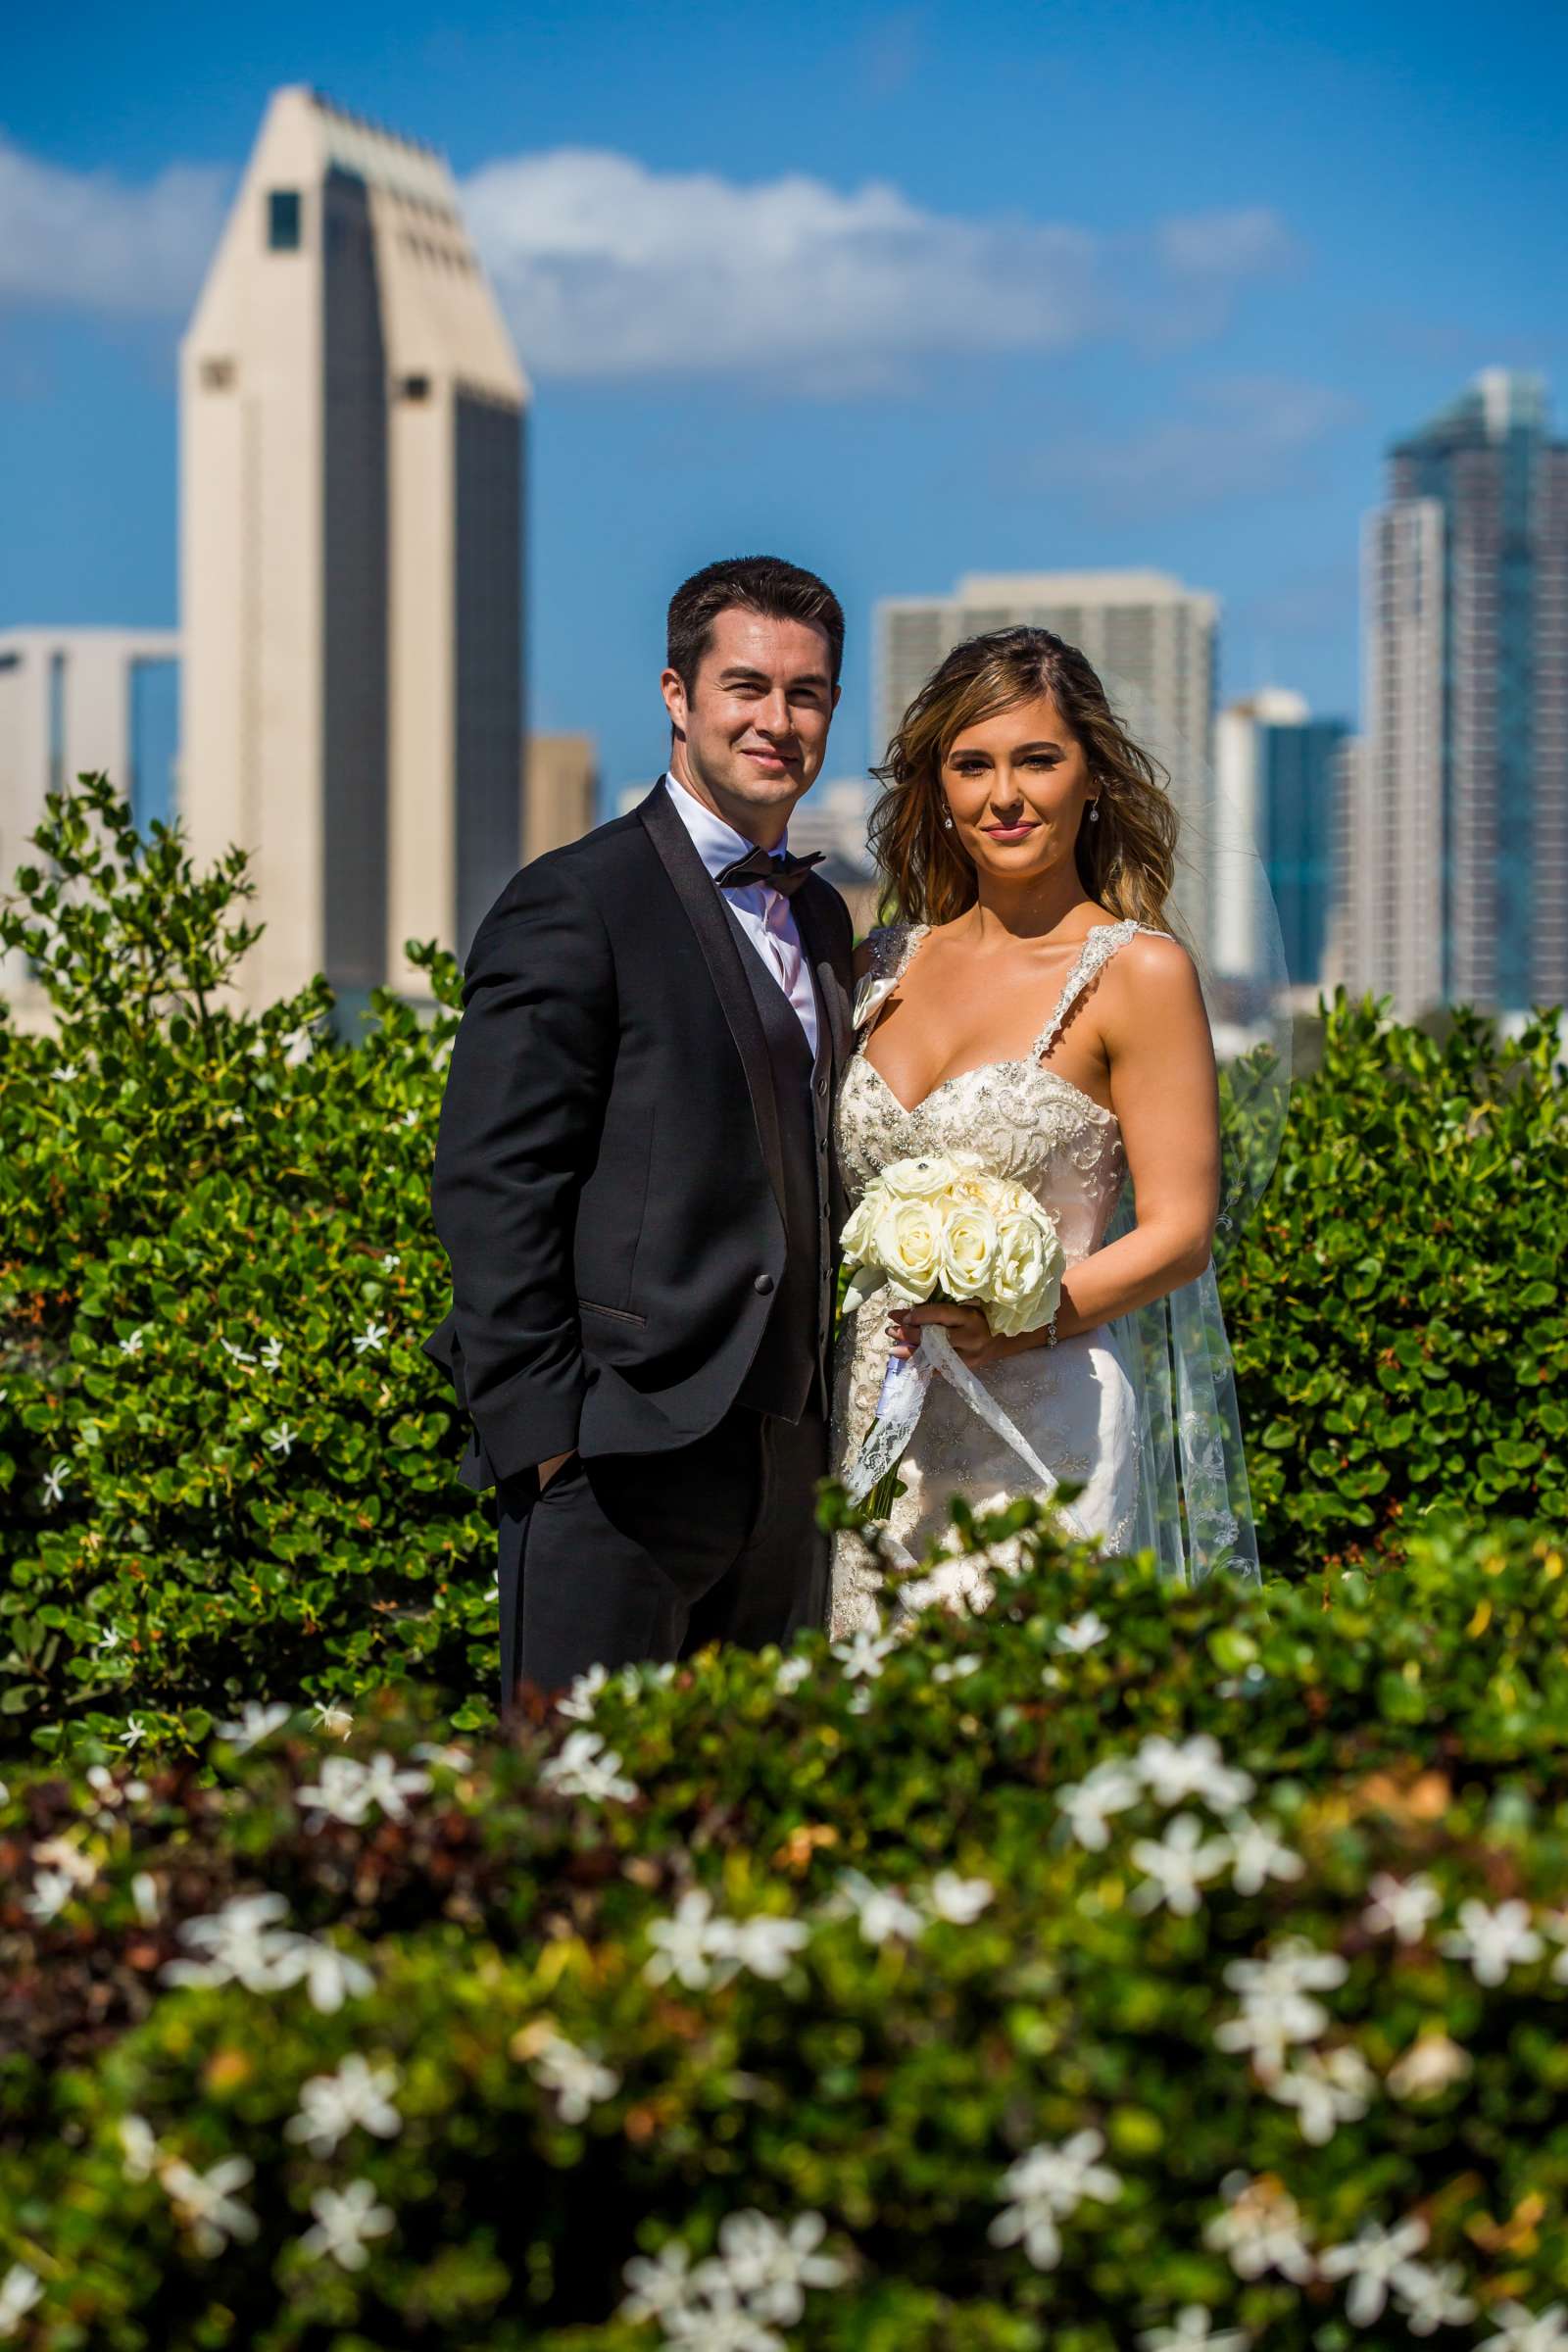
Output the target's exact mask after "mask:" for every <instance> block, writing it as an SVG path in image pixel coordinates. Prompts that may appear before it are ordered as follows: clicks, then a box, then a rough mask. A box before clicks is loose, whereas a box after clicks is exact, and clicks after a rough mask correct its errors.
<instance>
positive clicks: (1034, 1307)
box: [840, 1152, 1065, 1518]
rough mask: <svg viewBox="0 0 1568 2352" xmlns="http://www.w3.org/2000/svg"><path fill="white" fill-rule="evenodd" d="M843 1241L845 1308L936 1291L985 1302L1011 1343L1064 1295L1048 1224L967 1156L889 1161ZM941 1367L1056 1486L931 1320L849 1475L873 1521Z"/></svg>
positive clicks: (1013, 1187)
mask: <svg viewBox="0 0 1568 2352" xmlns="http://www.w3.org/2000/svg"><path fill="white" fill-rule="evenodd" d="M840 1246H841V1248H842V1249H843V1251H844V1255H845V1258H846V1259H847V1261H848V1263H849V1264H850V1266H851V1268H852V1274H851V1279H850V1284H849V1288H848V1290H847V1291H846V1293H845V1297H844V1306H845V1311H846V1313H850V1312H852V1311H853V1310H854V1309H855V1308H857V1307H858V1306H860V1305H861V1304H863V1302H864V1301H865V1300H866V1299H871V1298H874V1297H875V1295H876V1293H877V1292H878V1291H880V1290H883V1289H886V1290H887V1291H888V1293H889V1294H890V1296H891V1297H892V1299H894V1300H895V1301H896V1302H897V1303H898V1304H899V1305H900V1306H916V1305H920V1304H923V1303H924V1302H925V1301H926V1300H927V1299H940V1300H942V1301H943V1302H944V1303H946V1304H949V1305H971V1304H972V1305H976V1306H983V1307H984V1308H985V1311H986V1320H987V1322H988V1323H989V1324H990V1326H991V1329H992V1330H993V1331H994V1332H996V1333H998V1334H999V1335H1000V1336H1001V1337H1003V1338H1005V1339H1012V1338H1016V1337H1017V1336H1018V1334H1019V1333H1021V1332H1026V1331H1038V1330H1039V1329H1040V1327H1041V1325H1042V1324H1044V1323H1048V1322H1049V1321H1050V1319H1051V1317H1052V1316H1053V1315H1054V1313H1055V1311H1056V1306H1057V1303H1058V1301H1059V1299H1060V1298H1061V1277H1062V1271H1063V1267H1064V1264H1065V1259H1064V1256H1063V1252H1062V1247H1061V1242H1060V1238H1059V1237H1058V1235H1057V1232H1056V1228H1055V1224H1054V1220H1053V1219H1052V1217H1051V1216H1050V1215H1049V1214H1048V1212H1047V1211H1046V1210H1045V1209H1044V1208H1042V1207H1041V1205H1040V1202H1039V1201H1037V1200H1036V1199H1035V1197H1034V1195H1033V1194H1032V1193H1031V1192H1029V1191H1028V1189H1027V1188H1026V1187H1025V1186H1024V1185H1021V1184H1014V1183H1012V1182H1010V1181H1009V1179H1007V1178H1006V1177H1005V1176H993V1175H990V1174H989V1173H988V1172H987V1171H986V1169H985V1167H984V1165H983V1163H982V1161H981V1160H980V1158H979V1156H978V1154H974V1153H969V1152H951V1153H949V1152H928V1153H922V1154H921V1155H920V1156H919V1157H918V1158H913V1159H896V1160H893V1161H891V1162H890V1163H889V1165H888V1166H887V1167H885V1168H884V1169H883V1170H882V1171H881V1173H880V1175H878V1176H877V1177H876V1178H874V1179H873V1181H872V1182H871V1183H870V1184H869V1185H868V1186H867V1187H866V1190H865V1192H864V1193H863V1194H862V1196H861V1198H860V1201H859V1203H858V1206H857V1208H856V1210H855V1213H854V1215H853V1216H852V1217H851V1219H850V1221H849V1223H848V1224H847V1225H846V1226H845V1228H844V1232H843V1234H842V1235H841V1237H840ZM938 1372H940V1373H942V1374H943V1376H944V1377H945V1378H946V1379H947V1380H949V1381H951V1382H952V1383H953V1385H954V1387H955V1388H956V1389H957V1391H958V1393H959V1394H960V1396H962V1397H964V1399H965V1401H966V1402H967V1403H969V1404H970V1405H972V1406H973V1408H974V1410H975V1411H976V1412H978V1413H979V1414H980V1415H981V1417H982V1419H984V1420H986V1421H987V1422H989V1423H990V1425H991V1427H992V1428H994V1429H996V1430H997V1432H998V1434H999V1436H1002V1437H1004V1438H1005V1439H1006V1440H1007V1442H1008V1443H1009V1444H1011V1445H1013V1446H1014V1448H1015V1450H1019V1451H1021V1452H1022V1454H1023V1458H1024V1459H1025V1460H1026V1461H1028V1462H1029V1464H1030V1465H1031V1467H1033V1468H1034V1469H1035V1470H1036V1471H1037V1472H1038V1474H1039V1475H1040V1477H1041V1478H1042V1480H1043V1482H1044V1483H1045V1484H1046V1485H1047V1487H1048V1488H1049V1487H1050V1486H1052V1485H1054V1480H1053V1479H1052V1478H1051V1475H1050V1473H1049V1471H1047V1470H1046V1469H1045V1468H1044V1465H1043V1464H1041V1463H1039V1462H1037V1461H1036V1459H1035V1456H1034V1454H1033V1452H1032V1451H1031V1450H1030V1449H1029V1448H1028V1447H1027V1446H1024V1445H1023V1442H1022V1441H1021V1440H1020V1439H1019V1438H1018V1434H1017V1432H1016V1431H1015V1430H1014V1429H1013V1426H1012V1423H1011V1422H1010V1420H1008V1419H1007V1416H1006V1415H1005V1413H1003V1412H1002V1410H1001V1408H1000V1406H998V1405H997V1403H996V1402H995V1399H994V1398H992V1397H991V1396H990V1395H989V1393H988V1392H987V1391H986V1390H985V1389H984V1388H983V1387H982V1385H981V1383H980V1382H979V1381H978V1380H977V1379H976V1378H975V1376H974V1374H973V1373H972V1372H971V1371H970V1370H969V1368H968V1366H967V1365H966V1364H964V1363H962V1362H961V1361H960V1359H959V1358H958V1356H957V1355H956V1352H955V1350H954V1348H953V1345H952V1342H951V1341H950V1340H949V1338H948V1336H947V1333H946V1332H945V1331H943V1330H942V1329H941V1328H940V1326H938V1325H934V1324H928V1325H926V1327H925V1329H924V1331H923V1332H922V1334H921V1338H920V1345H919V1347H918V1348H917V1349H916V1350H915V1352H914V1354H913V1355H911V1356H908V1357H895V1359H894V1360H893V1362H892V1363H890V1364H889V1366H888V1370H887V1377H886V1379H885V1380H884V1381H883V1384H882V1395H881V1397H880V1399H879V1400H878V1404H877V1418H876V1425H875V1427H874V1428H873V1429H872V1431H871V1434H870V1436H869V1437H868V1438H867V1439H866V1442H865V1445H864V1446H862V1448H861V1450H860V1456H859V1459H858V1461H857V1463H856V1464H855V1467H854V1469H853V1470H852V1472H851V1474H850V1478H849V1481H848V1493H849V1495H850V1499H851V1500H852V1501H854V1502H858V1501H859V1500H860V1499H861V1498H862V1496H865V1495H870V1497H871V1501H870V1508H871V1513H872V1516H873V1517H876V1518H882V1517H885V1516H886V1514H887V1510H888V1508H889V1507H890V1506H891V1503H892V1494H893V1472H894V1467H895V1465H896V1463H897V1461H898V1459H899V1456H900V1455H901V1454H902V1453H903V1451H904V1448H905V1447H906V1446H907V1444H908V1442H909V1440H910V1438H911V1437H912V1436H913V1434H914V1428H915V1424H916V1422H917V1421H918V1420H919V1417H920V1409H921V1406H922V1405H923V1404H924V1402H925V1396H926V1391H927V1389H928V1388H929V1387H930V1384H931V1380H932V1377H933V1375H934V1374H936V1373H938ZM1004 1422H1005V1423H1006V1427H1005V1428H1003V1427H1002V1424H1003V1423H1004Z"/></svg>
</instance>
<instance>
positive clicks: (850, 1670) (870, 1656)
mask: <svg viewBox="0 0 1568 2352" xmlns="http://www.w3.org/2000/svg"><path fill="white" fill-rule="evenodd" d="M897 1647H898V1643H897V1642H895V1641H894V1640H893V1639H892V1637H891V1635H888V1634H868V1633H867V1632H866V1631H865V1629H864V1627H863V1626H862V1627H861V1629H860V1631H859V1632H858V1634H856V1635H855V1636H854V1637H853V1639H852V1640H850V1641H848V1642H834V1643H833V1645H832V1648H831V1649H830V1651H829V1652H828V1654H829V1656H830V1657H834V1658H837V1660H838V1662H839V1664H840V1665H841V1666H842V1667H843V1669H844V1675H845V1679H846V1681H848V1682H854V1681H855V1680H856V1678H857V1677H858V1676H860V1675H865V1676H868V1677H871V1678H873V1679H874V1678H875V1677H876V1676H877V1675H879V1674H880V1673H881V1671H882V1661H883V1659H884V1658H886V1657H887V1655H888V1653H889V1651H890V1650H894V1649H896V1648H897Z"/></svg>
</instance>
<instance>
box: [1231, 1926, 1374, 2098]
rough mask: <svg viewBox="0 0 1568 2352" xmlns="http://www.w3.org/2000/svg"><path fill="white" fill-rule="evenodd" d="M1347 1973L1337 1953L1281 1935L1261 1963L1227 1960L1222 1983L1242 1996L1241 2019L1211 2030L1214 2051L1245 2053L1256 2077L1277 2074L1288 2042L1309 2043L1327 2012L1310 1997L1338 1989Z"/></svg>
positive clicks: (1323, 2026)
mask: <svg viewBox="0 0 1568 2352" xmlns="http://www.w3.org/2000/svg"><path fill="white" fill-rule="evenodd" d="M1348 1973H1349V1972H1348V1967H1347V1964H1346V1962H1345V1961H1344V1960H1342V1959H1341V1958H1340V1955H1339V1954H1338V1953H1337V1952H1320V1951H1318V1950H1317V1949H1316V1948H1315V1947H1314V1946H1313V1945H1311V1944H1309V1943H1306V1942H1304V1941H1303V1940H1302V1938H1301V1937H1300V1936H1287V1937H1286V1939H1285V1941H1284V1942H1283V1943H1281V1944H1278V1945H1276V1946H1275V1948H1274V1949H1273V1950H1272V1951H1271V1952H1269V1953H1268V1954H1267V1955H1266V1956H1265V1957H1264V1958H1263V1959H1261V1960H1232V1961H1231V1962H1229V1963H1228V1965H1227V1966H1226V1969H1225V1972H1224V1975H1225V1982H1226V1984H1227V1985H1230V1987H1231V1989H1232V1990H1233V1991H1235V1992H1239V1993H1240V1994H1241V1996H1242V2008H1241V2014H1240V2016H1238V2017H1233V2018H1227V2019H1226V2020H1225V2021H1224V2022H1223V2023H1222V2024H1221V2025H1218V2026H1216V2027H1215V2029H1214V2044H1215V2047H1216V2048H1217V2049H1221V2050H1237V2051H1246V2052H1249V2053H1250V2055H1251V2058H1252V2060H1253V2063H1254V2064H1255V2065H1256V2067H1257V2069H1258V2072H1259V2073H1260V2074H1265V2075H1266V2074H1269V2073H1275V2072H1278V2070H1279V2069H1280V2068H1281V2067H1282V2066H1283V2065H1284V2064H1285V2054H1286V2050H1287V2048H1288V2046H1289V2045H1290V2044H1291V2043H1292V2042H1298V2041H1315V2040H1316V2039H1317V2037H1318V2035H1319V2034H1321V2033H1323V2032H1324V2030H1325V2029H1326V2027H1327V2026H1328V2023H1329V2013H1328V2011H1327V2010H1326V2009H1325V2008H1324V2006H1323V2004H1322V2002H1321V2001H1316V2000H1314V1999H1313V1998H1312V1994H1313V1993H1314V1992H1326V1991H1328V1990H1330V1989H1332V1987H1333V1986H1335V1985H1343V1984H1344V1982H1345V1980H1346V1977H1347V1976H1348Z"/></svg>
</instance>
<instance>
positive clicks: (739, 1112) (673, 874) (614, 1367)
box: [425, 784, 853, 1487]
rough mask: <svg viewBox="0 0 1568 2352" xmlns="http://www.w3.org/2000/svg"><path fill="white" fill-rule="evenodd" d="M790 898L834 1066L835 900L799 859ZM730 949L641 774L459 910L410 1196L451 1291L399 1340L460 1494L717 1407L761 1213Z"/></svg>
mask: <svg viewBox="0 0 1568 2352" xmlns="http://www.w3.org/2000/svg"><path fill="white" fill-rule="evenodd" d="M791 906H792V910H793V912H794V915H795V921H796V927H797V929H798V931H799V933H800V937H801V943H802V947H803V949H804V951H805V953H806V956H807V957H808V960H809V963H810V966H811V969H812V974H813V977H814V980H815V984H816V991H817V1006H818V1018H819V1022H820V1023H821V1025H822V1030H823V1034H824V1036H825V1038H826V1040H827V1042H828V1047H829V1056H830V1066H831V1076H832V1078H833V1079H834V1080H836V1078H837V1075H838V1072H839V1069H840V1068H841V1066H842V1064H843V1061H844V1059H845V1058H846V1056H847V1054H848V1053H849V1050H850V1044H851V1033H850V1019H849V1003H850V999H849V990H850V981H851V956H852V950H853V932H852V927H851V922H850V916H849V910H848V908H847V907H845V905H844V902H843V900H842V899H841V898H840V897H839V895H838V893H837V892H836V891H835V890H833V889H831V888H830V887H829V886H828V884H826V883H825V882H821V881H819V880H817V878H816V877H815V876H814V875H811V876H809V877H808V879H807V880H806V881H805V882H804V883H803V884H802V885H801V887H800V888H799V889H798V890H797V892H796V893H795V896H794V898H793V900H792V902H791ZM742 954H743V950H742V947H741V944H740V940H739V938H738V936H737V930H736V926H735V924H734V921H733V918H732V916H731V914H730V912H729V910H728V908H727V907H726V906H725V904H724V901H723V899H722V897H721V896H720V894H719V892H718V891H717V890H716V889H715V887H714V885H713V883H712V881H711V878H710V876H709V874H708V872H707V869H706V868H705V866H704V865H703V862H702V859H701V858H699V856H698V854H697V850H696V848H695V846H694V844H693V842H692V840H691V837H690V835H689V834H688V833H687V831H686V828H685V826H684V825H683V824H682V823H681V820H680V816H679V814H678V812H677V811H676V810H675V809H673V808H672V807H671V806H670V803H669V798H668V794H667V791H666V789H665V788H664V786H663V785H662V784H660V785H659V786H656V788H655V790H654V791H653V792H652V793H651V794H650V796H649V798H648V799H647V800H646V801H644V802H643V803H642V805H641V807H640V808H638V809H634V810H633V811H632V812H631V814H630V815H628V816H623V817H620V818H618V819H616V821H615V822H613V823H612V824H608V825H603V826H601V827H600V828H599V829H598V830H597V831H596V832H593V833H590V834H588V835H587V836H586V837H585V838H584V839H583V840H581V841H578V842H574V843H572V844H571V845H570V846H569V847H568V848H566V849H563V850H555V851H552V852H551V853H550V854H549V855H548V856H546V857H544V858H537V859H535V860H534V861H533V862H532V863H531V864H529V865H526V866H524V867H523V868H522V869H521V871H520V872H519V873H517V874H515V875H514V877H513V879H512V880H511V882H509V883H508V885H507V887H506V889H505V890H504V891H503V892H502V894H501V896H500V898H499V899H498V900H497V901H496V903H495V905H494V906H493V907H491V909H490V911H489V913H488V914H487V915H486V916H485V918H484V921H483V922H482V923H481V924H480V926H479V930H478V933H477V936H476V937H475V939H474V943H473V947H472V949H471V951H470V953H469V956H468V960H467V965H466V974H465V986H464V1013H463V1019H462V1021H461V1023H460V1025H459V1028H458V1034H457V1038H456V1040H455V1042H454V1045H453V1051H452V1062H451V1067H450V1069H449V1072H448V1075H447V1085H446V1096H445V1100H444V1102H443V1103H442V1109H441V1125H440V1133H439V1137H438V1140H437V1144H436V1155H435V1175H434V1182H433V1187H432V1206H433V1210H434V1216H435V1224H436V1230H437V1232H438V1233H439V1235H440V1237H441V1240H442V1243H443V1245H444V1246H445V1249H446V1251H447V1255H448V1256H449V1258H450V1259H451V1261H452V1292H453V1307H452V1312H451V1313H450V1314H449V1315H448V1316H447V1318H446V1320H445V1321H444V1322H443V1323H442V1324H441V1325H440V1327H439V1328H438V1329H437V1330H436V1331H435V1332H434V1333H433V1334H432V1335H431V1337H430V1338H429V1339H428V1340H427V1341H426V1342H425V1352H426V1354H427V1355H429V1356H431V1357H432V1358H433V1359H434V1360H435V1361H436V1362H438V1363H439V1364H441V1365H442V1366H443V1367H444V1368H445V1369H446V1370H448V1371H449V1373H450V1374H451V1377H452V1380H453V1384H454V1387H455V1389H456V1392H457V1397H458V1401H459V1403H460V1404H461V1405H462V1406H463V1407H464V1409H465V1410H466V1412H467V1414H468V1415H469V1418H470V1420H471V1422H472V1424H473V1430H474V1440H473V1443H472V1444H471V1445H470V1446H469V1449H468V1452H467V1455H466V1458H465V1460H464V1463H463V1466H462V1469H461V1470H460V1472H459V1476H460V1477H461V1478H462V1479H463V1481H464V1483H465V1484H466V1485H468V1486H472V1487H486V1486H490V1485H492V1484H494V1483H495V1481H496V1480H498V1479H506V1478H511V1477H514V1476H515V1475H516V1474H517V1473H518V1472H519V1471H522V1470H524V1469H527V1468H529V1467H531V1466H532V1465H533V1464H535V1463H537V1462H541V1461H545V1460H547V1459H549V1458H550V1456H552V1455H554V1454H558V1453H564V1452H567V1451H568V1450H570V1449H571V1448H572V1447H573V1446H575V1447H576V1448H578V1450H579V1451H581V1452H582V1453H583V1454H584V1455H585V1456H590V1457H591V1456H594V1455H601V1454H607V1453H657V1452H662V1451H664V1450H666V1449H668V1448H671V1447H674V1446H683V1445H687V1444H690V1443H691V1442H692V1441H693V1440H694V1439H696V1438H699V1437H701V1436H703V1435H704V1434H705V1433H706V1432H707V1431H708V1430H710V1429H711V1428H712V1427H713V1426H714V1425H715V1423H716V1422H718V1421H719V1420H720V1419H721V1418H722V1416H723V1415H724V1413H725V1412H727V1411H728V1409H729V1407H730V1405H731V1404H732V1403H733V1402H734V1401H735V1399H736V1396H737V1393H738V1391H739V1389H740V1387H741V1384H742V1382H743V1381H744V1379H745V1377H746V1374H747V1371H748V1368H749V1366H750V1364H751V1362H752V1359H753V1357H754V1356H755V1355H756V1353H757V1349H758V1347H759V1343H760V1340H761V1337H762V1333H763V1330H764V1328H765V1326H766V1323H767V1318H768V1312H769V1307H770V1303H771V1301H772V1299H773V1298H774V1297H775V1296H776V1294H777V1290H778V1285H779V1279H780V1276H781V1273H782V1271H783V1264H784V1230H785V1229H784V1209H783V1198H784V1172H783V1153H782V1152H781V1147H780V1132H779V1111H778V1103H777V1098H776V1096H775V1092H774V1084H773V1070H772V1065H771V1063H770V1061H769V1057H768V1050H767V1044H766V1039H765V1036H764V1032H763V1027H762V1021H761V1016H760V1012H759V1009H758V1005H757V1001H756V997H755V995H754V992H753V988H752V986H751V984H750V983H749V981H748V977H747V973H746V969H745V966H744V965H743V962H742ZM791 1017H792V1018H793V1015H792V1016H791ZM824 1058H825V1059H827V1058H828V1057H827V1056H825V1057H824ZM843 1221H844V1219H843V1203H842V1201H841V1200H840V1199H839V1198H838V1196H837V1191H836V1184H835V1194H834V1201H833V1214H832V1231H833V1233H834V1234H835V1235H836V1234H837V1233H838V1232H839V1231H840V1230H841V1229H842V1226H843Z"/></svg>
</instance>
